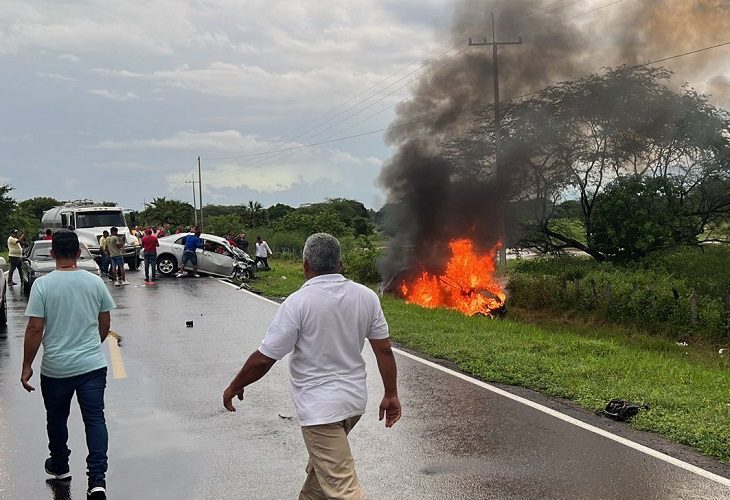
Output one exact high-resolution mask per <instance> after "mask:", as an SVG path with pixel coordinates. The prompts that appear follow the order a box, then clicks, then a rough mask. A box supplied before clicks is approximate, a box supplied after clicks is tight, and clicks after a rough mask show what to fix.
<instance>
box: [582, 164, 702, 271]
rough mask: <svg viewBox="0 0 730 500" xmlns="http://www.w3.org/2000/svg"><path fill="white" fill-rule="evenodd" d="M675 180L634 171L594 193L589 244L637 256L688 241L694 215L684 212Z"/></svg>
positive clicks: (610, 252)
mask: <svg viewBox="0 0 730 500" xmlns="http://www.w3.org/2000/svg"><path fill="white" fill-rule="evenodd" d="M685 208H686V207H685V206H684V205H683V204H682V203H681V197H680V188H679V187H678V186H677V183H676V182H672V181H671V180H668V179H664V178H661V177H654V178H642V177H641V176H638V175H634V176H631V177H622V178H619V179H616V180H615V181H613V182H612V183H610V184H609V185H608V186H607V187H606V189H605V190H604V191H603V192H602V193H601V194H600V195H599V196H598V199H597V201H596V207H595V209H594V212H593V220H592V222H593V224H592V232H591V234H590V235H589V236H590V244H591V246H592V247H594V248H596V249H597V250H598V251H600V252H601V253H603V254H604V255H607V256H611V257H614V258H617V259H622V260H631V259H637V258H640V257H643V256H645V255H647V254H648V253H651V252H655V251H657V250H661V249H664V248H669V247H673V246H677V245H679V244H682V243H687V242H688V241H691V239H692V238H693V237H694V226H695V223H696V221H695V220H694V219H695V217H692V216H690V215H689V214H687V213H686V210H685Z"/></svg>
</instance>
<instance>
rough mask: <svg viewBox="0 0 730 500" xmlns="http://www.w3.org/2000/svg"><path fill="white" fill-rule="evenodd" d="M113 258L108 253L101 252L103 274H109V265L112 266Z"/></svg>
mask: <svg viewBox="0 0 730 500" xmlns="http://www.w3.org/2000/svg"><path fill="white" fill-rule="evenodd" d="M111 263H112V260H111V257H109V256H108V255H107V254H105V253H103V254H101V274H104V275H106V274H109V267H110V266H111Z"/></svg>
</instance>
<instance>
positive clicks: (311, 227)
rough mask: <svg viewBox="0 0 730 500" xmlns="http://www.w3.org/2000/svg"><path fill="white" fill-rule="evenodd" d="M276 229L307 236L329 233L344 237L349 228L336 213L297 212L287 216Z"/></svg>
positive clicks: (276, 225)
mask: <svg viewBox="0 0 730 500" xmlns="http://www.w3.org/2000/svg"><path fill="white" fill-rule="evenodd" d="M274 227H275V228H276V230H278V231H297V232H302V233H304V234H306V235H310V234H313V233H329V234H331V235H333V236H342V235H344V234H346V233H347V232H348V230H347V226H346V225H345V224H344V222H342V220H341V219H340V217H338V215H337V214H335V213H334V212H317V213H314V214H312V213H306V212H302V211H300V210H296V211H294V212H291V213H290V214H288V215H286V216H285V217H284V218H283V219H281V220H280V221H279V222H277V223H276V224H275V225H274Z"/></svg>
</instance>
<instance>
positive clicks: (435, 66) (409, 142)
mask: <svg viewBox="0 0 730 500" xmlns="http://www.w3.org/2000/svg"><path fill="white" fill-rule="evenodd" d="M610 3H611V2H609V1H608V0H606V1H599V0H594V1H575V0H572V1H571V0H564V1H558V2H556V1H554V0H543V1H529V0H481V1H480V0H461V1H458V2H457V3H456V4H455V11H454V23H453V28H452V30H451V43H452V44H453V48H454V52H452V55H451V57H449V58H439V59H435V60H433V61H431V62H429V63H428V64H429V65H430V69H429V70H428V71H427V72H426V73H425V76H423V77H422V78H421V79H420V80H419V81H418V82H417V83H416V84H415V86H414V88H413V96H412V98H411V99H409V100H408V101H406V102H405V103H403V104H401V105H400V106H399V107H398V109H397V117H396V119H395V121H394V123H393V124H392V128H391V131H390V133H389V134H388V136H387V140H388V142H389V143H390V144H391V145H395V146H397V152H396V153H395V155H394V156H393V158H392V159H391V160H390V161H388V162H387V163H386V165H385V166H384V167H383V169H382V171H381V174H380V177H379V184H380V186H381V187H382V188H383V189H384V190H385V191H386V193H387V202H388V204H389V205H388V206H389V211H388V217H389V225H390V227H393V228H395V229H396V235H395V237H394V238H393V239H392V240H391V243H390V247H389V250H388V252H387V254H386V258H385V259H384V261H383V262H382V263H381V275H382V276H383V278H384V281H385V282H388V281H389V280H391V279H392V278H393V277H394V276H401V275H403V274H404V273H405V274H409V273H410V274H411V275H413V274H415V273H418V272H420V271H421V270H428V271H430V272H436V273H438V272H440V271H442V269H443V266H444V264H445V260H446V258H448V247H447V242H448V241H449V240H451V239H453V238H456V237H469V238H471V239H473V240H474V242H475V243H476V244H477V245H478V247H480V249H482V250H483V249H487V248H491V247H492V246H493V245H494V244H496V243H497V242H498V241H500V240H501V239H502V238H503V234H504V232H505V228H504V227H502V226H501V225H500V224H499V222H498V221H499V220H501V217H500V216H499V214H500V213H501V212H502V211H503V209H504V204H505V202H506V201H507V198H508V193H507V191H508V190H507V189H506V188H505V184H506V183H507V182H508V180H509V177H510V169H509V164H508V163H509V162H508V161H505V162H503V164H501V165H500V174H501V175H500V179H499V180H498V179H497V176H495V175H493V174H494V172H495V169H494V155H493V154H487V155H485V156H484V158H482V159H481V167H482V168H481V169H480V170H479V171H478V172H474V171H468V170H464V169H463V168H461V167H463V166H460V165H458V164H457V163H456V162H455V161H454V160H453V158H452V157H451V156H450V155H449V154H447V152H446V151H445V145H447V144H449V142H450V141H451V140H452V139H454V138H457V137H463V136H464V134H466V133H467V132H468V131H469V130H470V128H471V126H472V125H473V120H474V114H475V113H476V112H477V111H479V110H484V109H485V108H486V107H487V106H489V105H491V104H492V102H493V99H492V68H493V65H492V50H491V47H489V46H482V47H467V40H468V39H469V38H470V37H473V38H474V40H475V41H481V40H482V39H484V38H486V39H487V40H488V41H491V14H492V13H494V16H495V19H496V26H497V30H496V37H497V40H498V41H511V40H515V39H517V37H519V36H522V37H523V39H524V43H523V44H522V45H509V46H506V47H504V48H500V49H499V76H500V90H501V99H502V100H503V101H504V100H508V99H510V98H513V97H516V96H519V95H522V94H525V93H530V92H534V91H537V90H540V89H542V88H544V87H545V86H547V85H549V84H551V83H554V82H558V81H564V80H570V79H574V78H577V77H580V76H584V75H586V74H589V73H593V72H597V71H599V70H600V69H601V68H602V67H606V66H616V65H620V64H637V63H641V62H645V61H647V60H652V59H656V58H660V57H664V56H667V55H672V54H677V53H682V52H684V51H689V50H693V49H696V48H699V47H704V46H708V45H712V44H714V43H718V42H722V41H724V40H722V39H723V38H726V37H727V33H730V2H728V1H727V0H697V1H693V2H686V1H684V0H623V1H619V2H615V3H614V4H613V5H609V4H610ZM593 9H597V10H595V12H590V11H592V10H593ZM454 53H455V54H456V55H453V54H454ZM725 56H726V52H723V51H722V49H721V50H720V51H718V52H717V53H710V52H708V53H705V54H703V57H697V58H694V59H693V58H691V57H689V58H686V60H685V59H681V60H679V59H678V60H677V61H676V62H672V64H669V63H667V64H668V66H669V67H670V68H671V69H673V70H675V71H676V72H677V74H678V75H679V76H680V77H682V75H685V74H689V75H694V76H697V75H704V78H705V79H706V80H705V82H706V85H705V89H706V90H715V91H718V89H719V91H720V92H729V91H730V86H729V85H727V82H728V81H730V79H728V77H727V76H726V75H723V74H722V70H723V68H722V66H719V64H720V62H721V61H725V66H726V68H725V71H728V69H727V58H726V57H725ZM677 85H681V82H679V83H678V84H677ZM727 99H728V96H726V95H722V94H721V95H715V98H714V100H715V102H723V101H724V100H727ZM492 153H493V152H492Z"/></svg>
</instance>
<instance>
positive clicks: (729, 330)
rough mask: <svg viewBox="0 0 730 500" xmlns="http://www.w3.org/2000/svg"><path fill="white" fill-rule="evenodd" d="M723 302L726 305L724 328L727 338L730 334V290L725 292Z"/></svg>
mask: <svg viewBox="0 0 730 500" xmlns="http://www.w3.org/2000/svg"><path fill="white" fill-rule="evenodd" d="M722 302H723V304H724V305H725V324H724V325H723V326H724V327H725V335H726V336H727V335H728V334H730V290H725V295H724V296H723V301H722Z"/></svg>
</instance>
